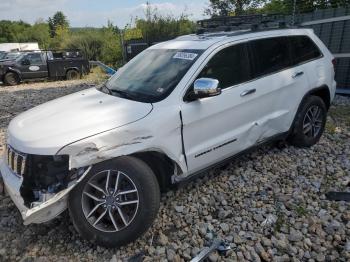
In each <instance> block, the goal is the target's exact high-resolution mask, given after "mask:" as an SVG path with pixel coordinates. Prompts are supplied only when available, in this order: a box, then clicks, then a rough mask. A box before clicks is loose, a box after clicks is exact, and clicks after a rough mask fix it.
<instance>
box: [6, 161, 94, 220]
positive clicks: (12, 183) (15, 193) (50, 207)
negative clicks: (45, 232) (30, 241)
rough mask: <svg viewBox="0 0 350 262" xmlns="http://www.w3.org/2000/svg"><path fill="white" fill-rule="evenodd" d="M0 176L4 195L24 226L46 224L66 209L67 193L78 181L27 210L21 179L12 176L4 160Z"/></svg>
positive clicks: (14, 175)
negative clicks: (14, 206) (9, 200)
mask: <svg viewBox="0 0 350 262" xmlns="http://www.w3.org/2000/svg"><path fill="white" fill-rule="evenodd" d="M86 172H88V170H86ZM0 176H2V179H3V182H4V187H5V191H6V193H7V194H8V195H10V197H11V199H12V201H13V202H14V203H15V205H16V206H17V208H18V209H19V211H20V213H21V215H22V218H23V224H24V225H29V224H32V223H36V224H38V223H43V222H47V221H49V220H51V219H53V218H55V217H56V216H58V215H59V214H60V213H62V212H63V211H64V210H65V209H66V208H67V198H68V193H69V192H70V191H71V190H72V189H73V188H74V186H75V185H76V184H77V183H78V182H79V181H80V179H79V180H78V181H76V182H73V183H72V184H70V185H69V186H68V187H67V188H66V189H64V190H62V191H60V192H58V193H56V194H54V195H53V196H52V197H51V198H49V199H48V200H46V201H44V202H42V203H40V204H39V205H36V206H35V207H33V208H28V207H27V206H25V205H24V200H23V198H22V196H21V194H20V187H21V185H22V182H23V178H22V177H19V176H17V175H16V174H14V173H13V171H12V170H11V169H10V168H9V167H8V166H7V164H6V161H5V160H4V159H0Z"/></svg>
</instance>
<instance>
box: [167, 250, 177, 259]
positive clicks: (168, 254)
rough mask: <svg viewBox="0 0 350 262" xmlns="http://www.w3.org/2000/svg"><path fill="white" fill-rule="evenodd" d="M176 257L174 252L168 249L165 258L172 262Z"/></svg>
mask: <svg viewBox="0 0 350 262" xmlns="http://www.w3.org/2000/svg"><path fill="white" fill-rule="evenodd" d="M175 256H176V252H175V251H174V250H172V249H170V248H168V249H167V250H166V257H167V259H168V260H169V261H174V260H175Z"/></svg>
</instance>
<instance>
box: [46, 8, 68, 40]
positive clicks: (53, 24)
mask: <svg viewBox="0 0 350 262" xmlns="http://www.w3.org/2000/svg"><path fill="white" fill-rule="evenodd" d="M48 24H49V28H50V35H51V37H55V35H56V31H57V29H58V28H64V29H68V28H69V22H68V20H67V17H66V16H65V15H64V14H63V12H61V11H58V12H56V13H55V14H54V15H53V17H52V18H51V17H49V19H48Z"/></svg>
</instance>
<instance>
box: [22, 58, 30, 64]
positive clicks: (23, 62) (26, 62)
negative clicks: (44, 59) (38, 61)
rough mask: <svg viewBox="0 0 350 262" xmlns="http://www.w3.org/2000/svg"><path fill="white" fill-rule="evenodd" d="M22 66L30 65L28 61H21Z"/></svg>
mask: <svg viewBox="0 0 350 262" xmlns="http://www.w3.org/2000/svg"><path fill="white" fill-rule="evenodd" d="M22 65H30V61H29V59H24V60H23V61H22Z"/></svg>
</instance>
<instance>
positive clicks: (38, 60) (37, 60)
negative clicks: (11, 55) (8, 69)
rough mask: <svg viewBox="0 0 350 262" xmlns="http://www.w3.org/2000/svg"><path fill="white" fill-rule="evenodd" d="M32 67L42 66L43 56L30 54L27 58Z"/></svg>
mask: <svg viewBox="0 0 350 262" xmlns="http://www.w3.org/2000/svg"><path fill="white" fill-rule="evenodd" d="M26 58H27V59H28V60H29V61H30V64H31V65H38V64H42V60H41V55H40V54H39V53H34V54H28V55H27V57H26Z"/></svg>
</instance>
